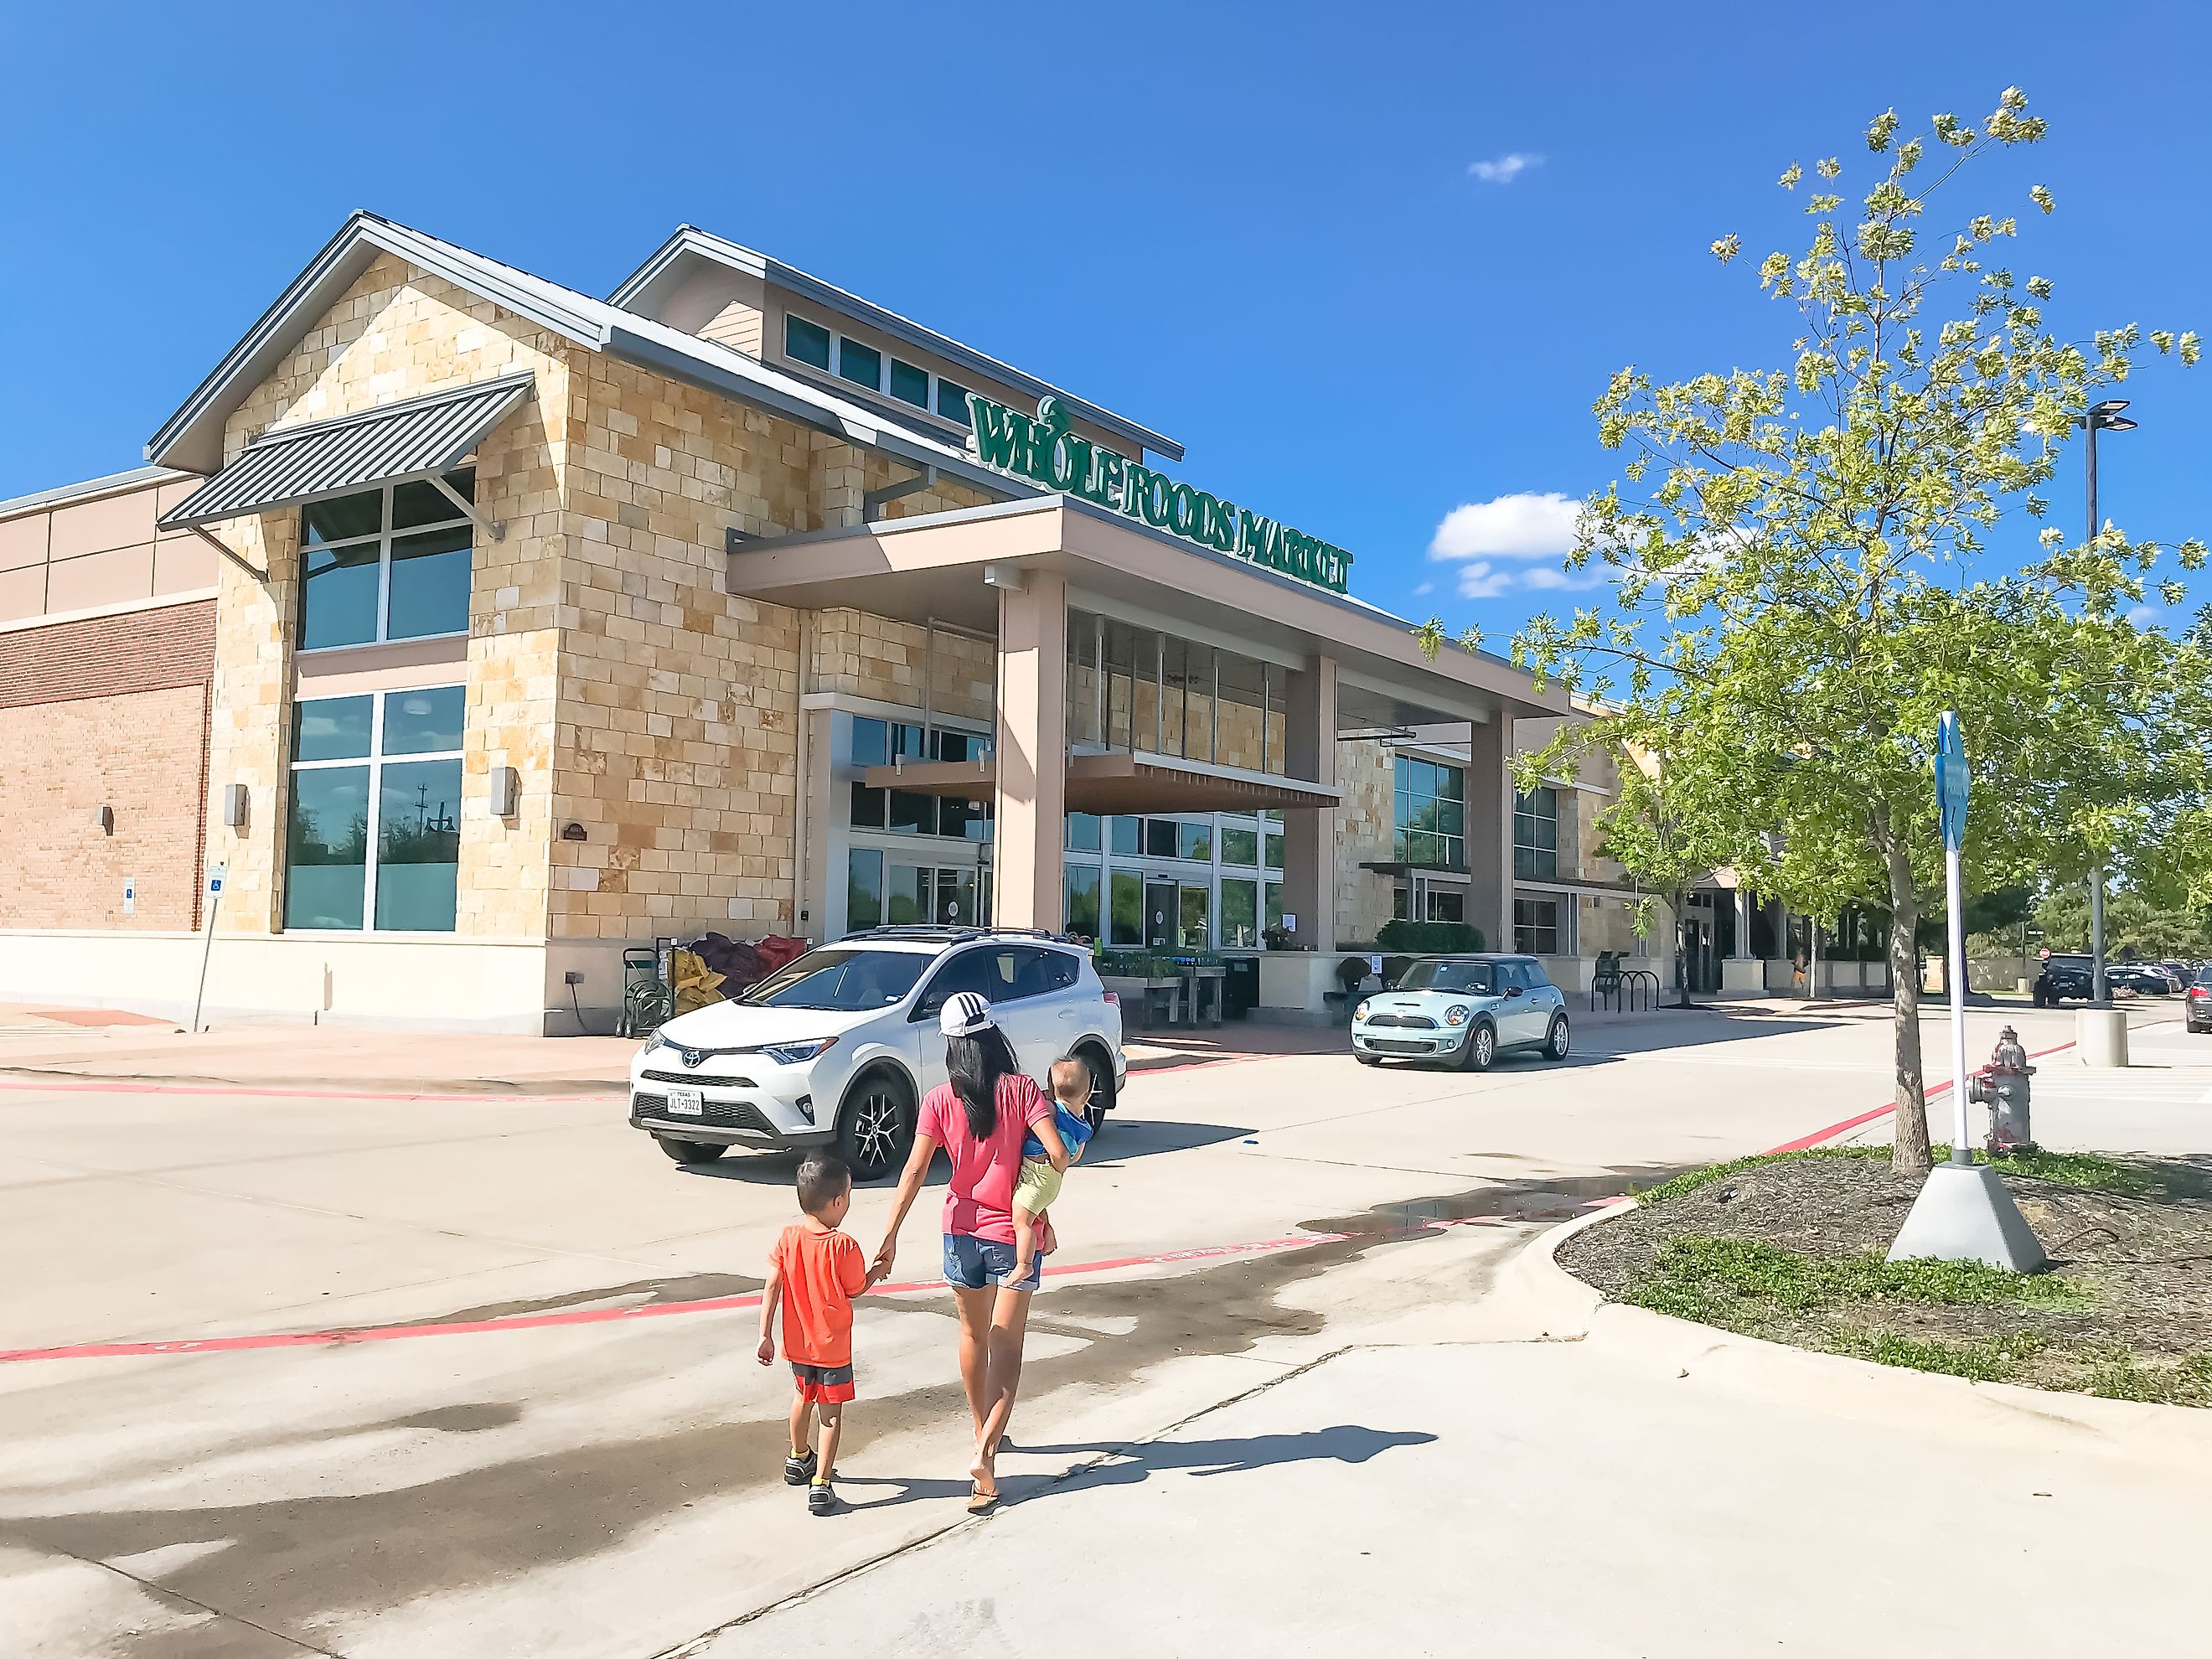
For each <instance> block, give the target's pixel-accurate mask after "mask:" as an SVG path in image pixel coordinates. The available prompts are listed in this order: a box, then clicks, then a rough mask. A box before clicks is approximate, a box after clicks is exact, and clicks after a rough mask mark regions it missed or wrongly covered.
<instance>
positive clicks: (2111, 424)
mask: <svg viewBox="0 0 2212 1659" xmlns="http://www.w3.org/2000/svg"><path fill="white" fill-rule="evenodd" d="M2127 406H2128V400H2127V399H2126V398H2106V399H2105V400H2104V402H2102V403H2100V404H2090V405H2089V411H2088V413H2087V414H2086V415H2084V416H2082V417H2081V426H2082V429H2083V430H2084V431H2086V432H2087V434H2088V437H2089V442H2088V467H2089V540H2090V541H2095V540H2096V539H2097V535H2098V532H2100V530H2102V529H2103V527H2104V526H2103V521H2102V520H2100V519H2099V518H2098V516H2097V435H2098V434H2099V433H2100V432H2132V431H2134V430H2135V429H2136V422H2133V421H2131V420H2130V419H2129V418H2128V417H2127V416H2124V415H2123V414H2122V413H2121V412H2120V411H2121V410H2124V409H2125V408H2126V407H2127ZM2089 1000H2090V1001H2091V1002H2092V1003H2093V1004H2094V1005H2095V1006H2098V1007H2100V1008H2102V1007H2105V1006H2107V1005H2108V1004H2109V1003H2110V1002H2111V1000H2112V998H2111V996H2110V995H2109V994H2107V993H2106V989H2105V871H2104V866H2101V865H2100V866H2096V867H2095V868H2093V869H2092V870H2091V871H2090V872H2089Z"/></svg>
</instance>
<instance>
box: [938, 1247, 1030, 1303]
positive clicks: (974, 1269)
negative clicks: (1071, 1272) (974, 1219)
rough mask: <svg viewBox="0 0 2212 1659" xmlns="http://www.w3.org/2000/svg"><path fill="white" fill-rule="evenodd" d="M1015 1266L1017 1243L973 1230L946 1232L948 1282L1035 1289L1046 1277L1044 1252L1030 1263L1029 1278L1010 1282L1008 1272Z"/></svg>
mask: <svg viewBox="0 0 2212 1659" xmlns="http://www.w3.org/2000/svg"><path fill="white" fill-rule="evenodd" d="M1013 1270H1014V1247H1013V1246H1012V1245H1011V1244H1001V1243H999V1241H998V1240H996V1239H995V1238H978V1237H975V1235H974V1234H973V1233H947V1234H945V1283H946V1284H948V1285H957V1286H958V1287H959V1288H960V1289H962V1290H963V1291H980V1290H981V1289H982V1288H983V1287H984V1286H985V1285H997V1286H999V1288H1000V1289H1001V1290H1007V1291H1033V1290H1035V1289H1036V1287H1037V1285H1039V1284H1040V1283H1042V1280H1043V1278H1044V1257H1043V1256H1042V1255H1039V1256H1038V1257H1037V1258H1036V1261H1032V1262H1030V1273H1029V1277H1028V1278H1027V1279H1023V1280H1022V1281H1021V1282H1020V1283H1019V1284H1018V1285H1009V1284H1007V1283H1006V1276H1007V1275H1008V1274H1009V1273H1012V1272H1013Z"/></svg>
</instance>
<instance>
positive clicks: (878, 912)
mask: <svg viewBox="0 0 2212 1659" xmlns="http://www.w3.org/2000/svg"><path fill="white" fill-rule="evenodd" d="M883 920H884V855H883V854H881V853H879V852H878V851H877V850H876V849H875V848H872V847H855V848H853V850H852V852H851V853H850V854H848V855H847V857H846V860H845V926H846V927H847V929H848V931H852V932H858V931H859V930H860V928H863V927H880V926H881V925H882V923H883Z"/></svg>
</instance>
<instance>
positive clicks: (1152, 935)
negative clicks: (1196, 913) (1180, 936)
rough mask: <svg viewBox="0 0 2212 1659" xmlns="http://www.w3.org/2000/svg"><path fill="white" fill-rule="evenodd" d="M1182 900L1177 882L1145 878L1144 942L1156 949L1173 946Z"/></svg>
mask: <svg viewBox="0 0 2212 1659" xmlns="http://www.w3.org/2000/svg"><path fill="white" fill-rule="evenodd" d="M1181 924H1182V896H1181V894H1180V892H1179V890H1178V886H1177V884H1176V882H1175V881H1173V880H1171V879H1170V880H1166V881H1163V880H1160V879H1158V878H1155V877H1152V876H1147V877H1146V878H1145V943H1146V945H1150V946H1151V947H1152V948H1153V949H1154V950H1157V951H1169V950H1173V949H1174V948H1175V942H1176V929H1177V927H1180V926H1181Z"/></svg>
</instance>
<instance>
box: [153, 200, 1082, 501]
mask: <svg viewBox="0 0 2212 1659" xmlns="http://www.w3.org/2000/svg"><path fill="white" fill-rule="evenodd" d="M380 253H390V254H392V255H395V256H396V257H398V258H402V259H404V260H405V261H407V263H408V264H411V265H414V266H416V268H418V269H420V270H427V271H429V272H431V273H432V274H433V275H435V276H442V277H444V278H445V279H446V280H447V281H448V282H451V283H453V284H454V285H455V286H457V287H459V288H463V289H467V290H468V291H469V292H470V293H471V294H476V295H481V296H482V297H483V298H485V299H487V300H489V301H492V302H493V303H495V304H496V305H498V306H500V307H501V308H503V309H505V310H507V311H510V312H513V313H514V314H515V315H517V316H519V317H522V318H524V319H527V320H529V321H531V322H534V323H536V324H538V325H539V326H541V327H543V328H544V329H546V330H547V331H550V332H552V333H555V334H558V335H560V336H562V337H563V338H565V339H568V340H572V341H574V343H577V344H578V345H580V346H583V347H585V348H586V349H589V350H592V351H604V352H606V353H607V354H608V355H610V356H617V357H620V358H623V360H625V361H627V362H634V363H636V364H638V365H639V366H640V367H642V368H652V369H653V370H655V371H657V372H658V373H660V374H666V375H668V376H669V377H670V378H671V379H674V380H683V381H685V382H687V383H688V384H690V385H693V386H699V387H701V388H702V389H703V390H706V391H709V392H714V393H716V394H717V395H719V396H722V397H726V398H738V399H741V400H743V401H745V402H748V403H754V404H760V405H762V406H763V407H765V408H769V409H772V410H775V411H776V412H778V413H779V414H782V415H785V416H788V417H789V418H791V419H793V420H796V421H799V422H803V423H805V424H806V425H809V426H812V427H815V428H818V429H820V430H823V431H826V432H829V433H833V434H835V435H837V436H840V437H842V438H844V439H845V440H847V441H848V442H851V443H854V444H857V445H860V446H861V447H866V448H872V449H881V450H884V451H887V452H889V453H893V454H896V455H897V456H899V457H900V458H901V459H903V460H906V461H908V462H910V463H911V464H913V465H917V466H935V467H938V468H939V469H940V470H942V471H945V472H948V473H950V474H951V475H952V476H953V477H957V478H959V479H960V480H961V481H962V482H963V483H968V484H970V485H972V486H974V487H975V488H977V489H981V490H983V491H985V492H986V493H987V494H988V495H991V496H992V497H993V498H994V499H999V500H1003V499H1006V498H1007V497H1009V496H1015V495H1034V494H1038V493H1040V492H1039V491H1038V490H1037V489H1036V487H1035V486H1033V485H1030V484H1027V483H1024V482H1023V481H1021V480H1018V479H1012V478H1007V477H1003V476H1001V475H1000V474H998V473H996V472H993V471H989V470H988V469H987V468H986V467H984V466H982V465H981V464H979V463H978V462H977V461H976V460H975V459H974V458H973V457H972V456H970V455H969V453H967V451H966V450H965V449H964V448H961V447H956V446H954V445H952V444H950V443H948V442H946V441H945V440H944V439H943V438H941V437H939V436H938V435H935V434H933V433H930V432H927V431H923V430H921V429H919V428H908V427H906V426H904V425H902V424H900V423H899V422H896V421H895V420H894V419H892V418H891V417H890V416H886V415H885V414H884V413H883V412H882V411H880V410H872V409H869V408H866V407H865V406H863V405H861V404H855V403H852V402H850V401H848V400H847V399H845V398H840V397H837V396H836V395H835V394H834V393H830V392H824V391H823V390H822V389H821V388H819V387H817V386H812V385H811V384H810V383H809V382H807V381H805V380H800V379H799V377H798V376H796V375H793V374H783V373H781V371H779V370H777V369H774V368H769V367H768V366H767V365H766V364H764V363H760V362H756V361H754V360H753V359H752V358H750V357H748V356H745V355H744V353H742V352H738V351H734V350H732V349H730V348H729V347H727V346H725V345H721V344H719V343H716V342H714V341H712V340H702V339H700V338H697V337H695V336H692V335H690V334H686V333H684V331H682V330H680V329H675V328H671V327H669V326H668V325H665V324H664V323H659V322H656V321H654V320H653V319H651V318H649V317H643V316H640V315H638V314H636V313H633V312H628V311H624V310H622V309H621V308H619V307H616V306H613V305H610V304H609V303H608V302H607V301H605V300H596V299H593V298H592V297H591V296H590V295H586V294H580V293H579V292H577V291H576V290H575V289H569V288H563V287H562V286H561V285H560V284H559V283H553V282H549V281H547V280H546V279H545V278H544V277H542V276H532V274H531V273H530V272H528V271H526V270H518V269H516V268H515V267H514V266H513V265H508V264H501V263H500V262H499V261H498V260H496V259H489V258H485V257H484V256H483V255H482V254H480V253H474V252H470V251H469V250H468V249H466V248H463V247H458V246H454V245H453V243H451V242H445V241H441V240H439V239H438V238H436V237H435V236H430V235H427V234H424V233H423V232H422V231H419V230H414V229H411V228H409V227H407V226H405V225H402V224H397V223H394V222H392V221H391V220H389V219H383V218H380V217H378V216H376V215H374V214H373V213H356V214H355V215H354V216H352V217H351V218H349V219H348V220H347V221H346V222H345V225H344V228H342V229H341V230H340V231H339V232H338V234H337V235H336V236H335V237H333V238H332V239H331V240H330V241H329V242H328V243H327V244H325V246H324V247H323V249H322V251H321V252H319V253H318V254H317V255H316V256H315V258H313V260H312V261H311V262H310V263H309V264H308V265H307V269H306V270H303V271H301V273H300V275H299V276H297V277H295V279H294V280H293V281H292V283H291V284H290V285H289V287H287V288H286V289H285V290H284V292H283V294H282V295H279V296H278V298H277V301H276V304H275V305H273V306H271V307H270V308H269V309H268V310H267V311H266V312H264V313H262V315H261V317H260V318H259V319H258V320H257V321H256V322H255V324H254V325H253V326H252V328H251V329H249V330H248V331H246V335H245V336H244V337H243V338H241V339H240V341H239V342H238V343H237V344H236V345H234V346H233V347H232V348H231V349H230V351H229V352H228V354H226V355H225V356H224V357H223V360H222V362H221V363H219V364H217V365H216V369H215V371H214V373H212V374H210V375H209V376H208V378H207V379H206V380H203V381H202V382H201V383H200V385H199V386H197V388H196V389H195V390H194V391H193V392H192V394H191V397H189V398H186V399H185V403H184V404H183V405H182V406H181V407H180V408H179V410H177V412H176V413H175V414H174V415H173V416H170V417H169V419H168V420H167V422H164V423H163V424H162V427H161V430H160V431H158V432H156V433H155V435H154V436H153V437H152V438H151V439H149V440H148V441H147V444H146V458H147V459H148V460H149V461H152V462H155V463H156V464H158V465H167V466H173V467H178V468H180V469H182V470H184V471H191V472H201V473H212V472H215V471H217V470H218V469H220V468H221V467H222V464H223V423H224V422H225V421H227V420H228V418H229V416H230V414H231V411H232V410H234V409H236V408H237V407H238V405H239V404H240V403H241V402H242V401H244V399H245V398H246V394H247V393H248V392H251V391H252V388H253V387H254V386H257V385H258V384H259V383H260V382H261V381H262V380H264V379H265V378H266V377H267V376H268V375H269V374H270V373H271V372H272V371H273V370H274V369H275V368H276V365H277V363H279V362H282V361H283V357H284V356H285V354H286V353H288V352H289V351H290V350H291V349H292V347H293V346H294V345H295V343H297V342H298V340H299V337H300V336H301V334H302V333H304V332H305V331H307V328H308V327H309V326H310V325H313V322H314V321H315V319H317V318H319V317H320V316H321V315H322V314H323V313H325V311H327V310H329V309H330V307H331V305H332V304H334V303H335V302H336V301H337V299H338V297H339V295H343V293H344V292H345V290H346V289H348V288H349V287H351V286H352V285H353V283H355V282H356V281H357V280H358V279H359V277H360V276H361V274H362V272H363V271H365V270H368V267H369V266H370V265H371V264H374V262H375V260H376V258H377V256H378V255H379V254H380Z"/></svg>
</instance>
